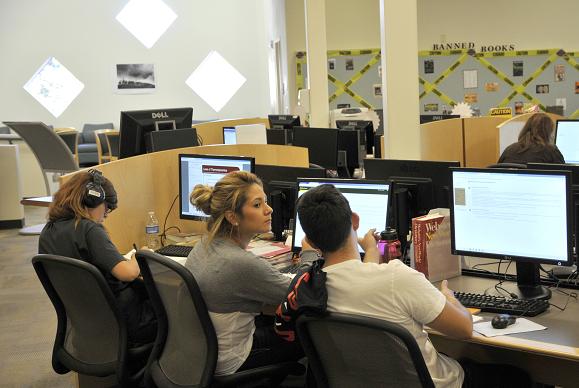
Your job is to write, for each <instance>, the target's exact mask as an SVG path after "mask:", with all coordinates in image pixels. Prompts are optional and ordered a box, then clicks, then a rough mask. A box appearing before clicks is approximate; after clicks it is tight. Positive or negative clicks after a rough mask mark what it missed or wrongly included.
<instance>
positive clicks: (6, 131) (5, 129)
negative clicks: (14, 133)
mask: <svg viewBox="0 0 579 388" xmlns="http://www.w3.org/2000/svg"><path fill="white" fill-rule="evenodd" d="M9 133H10V128H8V127H0V134H3V135H7V134H9Z"/></svg>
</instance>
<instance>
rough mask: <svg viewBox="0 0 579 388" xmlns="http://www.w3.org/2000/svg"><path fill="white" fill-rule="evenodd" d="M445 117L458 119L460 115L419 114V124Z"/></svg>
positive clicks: (444, 118) (445, 118)
mask: <svg viewBox="0 0 579 388" xmlns="http://www.w3.org/2000/svg"><path fill="white" fill-rule="evenodd" d="M447 119H460V115H420V124H426V123H431V122H433V121H440V120H447Z"/></svg>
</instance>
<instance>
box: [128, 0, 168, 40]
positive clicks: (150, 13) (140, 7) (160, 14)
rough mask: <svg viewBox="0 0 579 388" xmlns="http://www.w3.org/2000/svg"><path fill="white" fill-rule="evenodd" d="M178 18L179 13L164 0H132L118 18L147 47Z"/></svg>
mask: <svg viewBox="0 0 579 388" xmlns="http://www.w3.org/2000/svg"><path fill="white" fill-rule="evenodd" d="M175 19H177V14H176V13H175V12H173V10H172V9H171V8H169V7H168V6H167V4H165V3H164V2H163V1H162V0H131V1H129V2H128V3H127V5H125V7H124V8H123V9H122V10H121V12H119V14H118V15H117V20H118V21H119V23H121V24H122V25H123V27H125V28H126V29H127V30H129V32H130V33H131V34H133V36H134V37H135V38H137V39H138V40H139V41H140V42H141V43H142V44H144V45H145V47H146V48H151V47H153V46H154V45H155V43H156V42H157V40H158V39H159V38H160V37H161V35H163V34H164V33H165V31H167V28H169V26H170V25H171V24H172V23H173V22H174V21H175Z"/></svg>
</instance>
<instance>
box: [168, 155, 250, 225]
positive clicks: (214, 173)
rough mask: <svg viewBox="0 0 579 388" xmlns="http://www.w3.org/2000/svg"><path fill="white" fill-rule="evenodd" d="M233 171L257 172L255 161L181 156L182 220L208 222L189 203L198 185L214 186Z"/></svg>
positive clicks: (199, 211) (221, 157) (180, 193)
mask: <svg viewBox="0 0 579 388" xmlns="http://www.w3.org/2000/svg"><path fill="white" fill-rule="evenodd" d="M232 171H248V172H254V171H255V159H254V158H251V157H246V156H223V155H197V154H179V196H180V200H179V214H180V217H181V219H187V220H206V219H207V218H208V216H207V215H206V214H205V213H203V212H202V211H201V210H198V209H197V208H196V207H195V206H193V205H191V202H189V195H190V194H191V191H192V190H193V188H194V187H195V185H198V184H204V185H209V186H213V185H215V183H217V181H219V180H220V179H221V178H223V177H224V176H225V175H226V174H228V173H230V172H232Z"/></svg>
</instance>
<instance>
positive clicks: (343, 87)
mask: <svg viewBox="0 0 579 388" xmlns="http://www.w3.org/2000/svg"><path fill="white" fill-rule="evenodd" d="M379 51H380V50H378V53H377V54H376V55H374V56H373V57H372V59H370V60H369V61H368V63H366V65H364V67H362V69H361V70H360V71H359V72H357V73H356V74H354V75H353V76H352V78H350V79H349V80H348V81H346V82H342V81H340V80H338V79H336V78H335V77H334V76H332V75H331V74H328V80H329V81H330V82H331V83H333V84H334V85H335V86H336V91H335V92H334V93H333V94H332V95H331V96H330V97H329V102H332V101H334V100H335V99H336V98H338V97H339V96H341V95H342V94H344V93H346V94H348V95H350V96H351V97H352V98H353V99H354V101H356V102H357V103H359V104H360V105H362V106H363V107H365V108H369V109H374V107H373V106H372V105H371V104H370V103H369V102H368V101H366V100H365V99H364V98H363V97H362V96H360V95H358V94H356V93H355V92H354V91H353V90H352V89H350V86H352V85H354V84H355V83H356V82H358V81H359V80H360V78H362V77H363V76H364V74H366V73H367V72H368V70H370V68H371V67H372V66H374V65H375V64H376V63H378V62H380V58H381V57H382V55H381V54H380V52H379ZM348 52H350V51H348ZM345 55H352V54H345Z"/></svg>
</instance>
